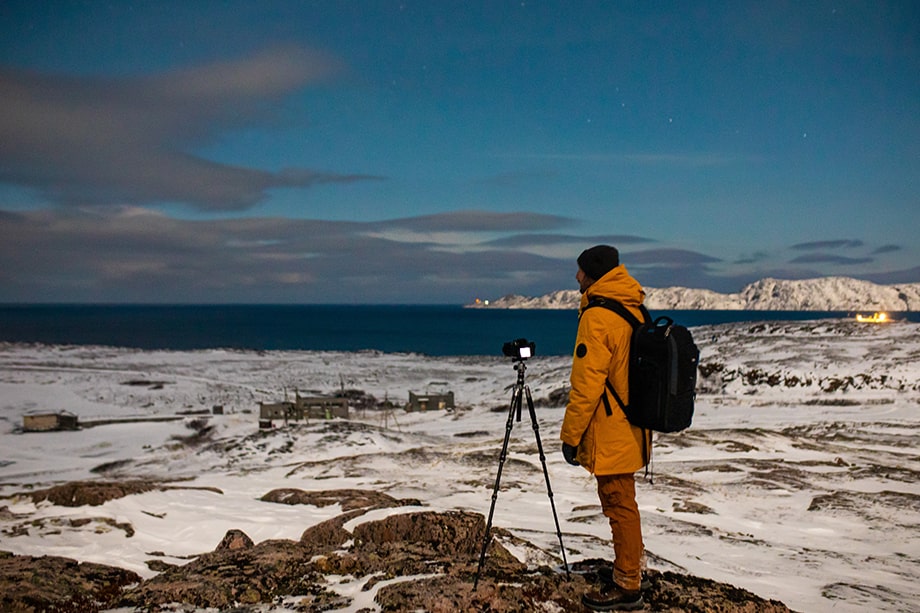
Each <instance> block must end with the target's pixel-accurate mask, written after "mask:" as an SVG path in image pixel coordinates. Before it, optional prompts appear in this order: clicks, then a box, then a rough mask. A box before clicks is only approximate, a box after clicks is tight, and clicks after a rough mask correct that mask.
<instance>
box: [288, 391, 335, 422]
mask: <svg viewBox="0 0 920 613" xmlns="http://www.w3.org/2000/svg"><path fill="white" fill-rule="evenodd" d="M294 411H295V412H296V413H297V414H298V419H334V418H336V417H339V418H341V419H348V399H347V398H329V397H327V396H301V395H300V394H295V396H294Z"/></svg>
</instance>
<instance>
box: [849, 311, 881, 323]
mask: <svg viewBox="0 0 920 613" xmlns="http://www.w3.org/2000/svg"><path fill="white" fill-rule="evenodd" d="M856 321H862V322H865V323H869V324H884V323H888V321H889V319H888V314H887V313H873V314H872V315H860V314H858V313H857V314H856Z"/></svg>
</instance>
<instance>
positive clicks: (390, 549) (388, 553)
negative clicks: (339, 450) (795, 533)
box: [0, 490, 788, 613]
mask: <svg viewBox="0 0 920 613" xmlns="http://www.w3.org/2000/svg"><path fill="white" fill-rule="evenodd" d="M343 492H344V493H343ZM349 492H350V493H349ZM307 494H308V493H302V495H303V497H304V499H310V498H311V496H309V495H307ZM355 494H356V493H355V492H354V491H351V490H348V491H345V490H343V491H340V492H339V494H335V493H326V497H327V498H335V497H336V496H337V495H343V496H345V497H346V499H349V498H350V499H355ZM358 498H360V496H358ZM374 498H375V497H374V496H370V495H368V496H366V497H365V499H366V500H373V499H374ZM285 499H286V500H290V496H285ZM379 508H391V509H393V511H392V514H391V515H389V516H387V517H384V518H381V519H376V520H372V521H364V522H361V521H360V519H361V516H362V515H363V514H365V513H366V512H367V511H369V510H372V509H379ZM348 527H351V529H349V528H348ZM484 535H485V520H484V518H483V516H482V515H479V514H478V513H469V512H465V511H448V512H435V511H430V510H411V509H410V508H408V507H407V508H397V505H395V504H393V499H390V501H387V500H385V499H380V500H377V501H376V502H372V503H370V504H369V505H367V506H364V507H361V508H354V509H352V510H350V511H347V512H346V513H343V514H342V515H340V516H337V517H334V518H332V519H330V520H328V521H326V522H323V523H321V524H318V525H316V526H312V527H311V528H309V529H307V530H306V531H304V534H303V536H302V537H301V539H300V540H299V541H290V540H271V541H265V542H262V543H258V544H254V543H253V542H252V540H251V539H250V538H249V537H248V536H247V535H245V534H244V533H242V532H241V531H239V530H231V531H229V532H228V533H227V535H226V536H225V537H224V539H223V540H222V541H221V543H220V545H219V546H218V547H217V549H215V550H214V551H212V552H209V553H204V554H201V555H200V556H197V557H196V558H195V559H194V560H192V561H191V562H189V563H188V564H185V565H184V566H171V565H163V566H162V567H160V568H162V572H161V573H160V574H159V575H157V576H156V577H153V578H152V579H149V580H147V581H140V577H138V576H137V575H135V574H134V573H131V572H129V571H125V570H122V569H117V568H112V567H106V566H102V565H98V564H87V563H83V564H78V563H77V562H75V561H73V560H67V559H64V558H51V557H42V558H33V557H30V556H14V555H11V554H4V556H3V557H0V577H2V583H0V594H3V596H2V598H3V599H2V600H0V604H2V605H3V606H2V609H3V610H4V611H14V612H17V613H18V612H20V611H21V612H31V611H44V610H54V611H63V612H74V613H76V612H88V613H93V612H96V611H100V610H104V609H107V608H113V607H134V608H136V609H138V610H146V611H156V610H161V609H165V608H168V607H169V606H170V605H172V604H175V603H184V604H185V605H186V606H189V605H190V606H194V607H201V608H213V609H217V610H229V609H233V608H236V607H241V606H245V605H255V604H259V603H263V604H268V603H274V604H275V605H278V604H279V603H283V604H284V606H285V607H286V608H287V609H289V610H297V611H322V610H329V609H335V608H341V607H345V606H355V605H360V604H361V603H363V602H366V603H367V604H368V609H369V610H370V609H372V608H373V607H374V606H375V605H376V606H377V607H380V608H381V609H382V610H384V611H409V610H424V611H430V612H432V613H437V612H441V611H445V612H446V611H450V612H451V613H453V612H456V611H484V610H488V611H496V612H498V611H507V612H512V611H522V612H523V611H536V610H554V611H582V610H583V607H582V605H581V602H580V599H581V594H582V593H583V592H584V591H585V590H586V589H588V587H589V585H590V583H591V582H592V581H595V580H597V575H598V570H599V569H600V567H601V566H603V565H605V564H608V563H607V562H604V561H602V560H590V561H582V562H579V563H576V564H573V565H572V572H571V573H570V574H569V575H568V576H567V574H566V573H565V572H564V571H563V570H562V569H561V568H560V567H559V566H555V567H550V566H537V567H532V566H531V567H528V566H527V565H525V564H524V563H522V562H520V561H519V560H518V559H517V558H516V557H515V556H513V555H511V554H510V553H509V551H508V550H507V549H506V548H505V546H504V545H503V543H510V542H513V543H514V546H515V548H516V549H517V548H521V547H528V546H530V545H529V544H528V543H525V542H523V541H520V540H517V539H514V537H512V536H511V535H510V534H509V533H507V532H505V531H503V530H501V529H496V530H494V531H493V537H492V539H490V545H489V549H488V551H487V555H486V557H485V560H484V564H483V566H482V568H481V573H479V575H478V576H479V581H478V583H477V585H476V589H473V585H474V580H475V579H476V578H477V573H478V571H480V567H479V554H480V550H481V547H482V542H483V537H484ZM530 547H532V546H530ZM37 578H43V579H42V580H40V581H39V580H37ZM649 578H650V580H651V587H650V588H649V589H648V590H647V592H646V600H647V601H648V603H649V604H650V606H651V608H652V610H655V611H688V612H700V613H703V612H715V611H719V612H727V611H759V612H768V613H773V612H776V613H778V612H783V611H788V609H787V608H786V607H785V606H784V605H782V603H779V602H775V601H766V600H763V599H761V598H758V597H757V596H755V595H753V594H751V593H750V592H746V591H744V590H741V589H738V588H735V587H732V586H729V585H725V584H720V583H716V582H714V581H709V580H705V579H699V578H695V577H688V576H685V575H680V574H676V573H657V572H650V573H649ZM131 584H135V585H131ZM359 600H360V602H358V601H359Z"/></svg>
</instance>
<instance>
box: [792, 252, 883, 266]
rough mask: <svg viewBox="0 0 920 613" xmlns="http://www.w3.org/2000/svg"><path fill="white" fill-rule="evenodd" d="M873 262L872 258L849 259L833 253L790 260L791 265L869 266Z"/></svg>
mask: <svg viewBox="0 0 920 613" xmlns="http://www.w3.org/2000/svg"><path fill="white" fill-rule="evenodd" d="M873 261H874V260H873V259H872V258H848V257H846V256H842V255H834V254H831V253H811V254H808V255H801V256H799V257H797V258H794V259H792V260H789V262H790V263H791V264H836V265H840V266H849V265H854V264H868V263H870V262H873Z"/></svg>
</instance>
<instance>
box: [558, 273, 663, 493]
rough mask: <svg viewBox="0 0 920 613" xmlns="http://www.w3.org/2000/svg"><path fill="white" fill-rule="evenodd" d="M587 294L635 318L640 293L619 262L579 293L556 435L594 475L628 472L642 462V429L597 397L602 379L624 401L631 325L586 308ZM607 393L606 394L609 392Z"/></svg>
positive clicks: (602, 310)
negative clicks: (613, 303) (566, 393)
mask: <svg viewBox="0 0 920 613" xmlns="http://www.w3.org/2000/svg"><path fill="white" fill-rule="evenodd" d="M592 297H604V298H610V299H613V300H617V301H619V302H620V303H622V304H623V306H625V307H626V308H627V309H629V310H630V311H631V312H632V313H633V314H634V315H635V316H636V317H637V318H638V319H639V320H640V321H641V320H642V315H641V313H640V311H639V305H640V304H642V301H643V300H644V299H645V291H644V290H643V289H642V286H641V285H639V282H638V281H636V280H635V279H633V278H632V276H630V274H629V273H628V272H627V271H626V268H625V267H624V266H622V265H620V266H617V267H615V268H613V269H612V270H610V272H608V273H607V274H606V275H604V276H603V277H601V278H600V279H598V280H597V281H595V282H594V283H593V284H591V286H590V287H588V289H587V291H585V293H584V294H583V295H582V297H581V307H580V311H579V321H578V336H577V337H576V340H575V351H574V355H573V358H572V376H571V379H570V383H571V386H572V387H571V391H570V392H569V402H568V405H567V406H566V409H565V417H564V418H563V420H562V431H561V433H560V438H561V439H562V441H563V442H565V443H568V444H569V445H573V446H577V447H578V454H577V455H576V460H578V462H579V464H581V465H582V466H583V467H584V468H585V469H586V470H587V471H588V472H590V473H592V474H597V475H618V474H626V473H633V472H635V471H637V470H639V469H640V468H642V467H643V466H644V465H645V458H644V457H643V455H644V453H643V448H645V449H648V448H649V445H650V444H651V443H650V441H648V440H646V445H645V447H643V444H642V443H643V442H642V437H643V436H650V435H651V433H649V432H646V433H645V434H643V431H642V429H641V428H637V427H635V426H633V425H631V424H630V423H629V422H628V421H626V415H625V414H624V413H623V411H622V410H621V409H620V407H619V405H617V403H616V401H615V400H614V399H613V398H612V397H611V398H609V401H610V408H611V410H612V412H613V414H612V415H607V412H606V409H605V405H604V403H603V402H602V400H601V396H602V395H603V394H604V384H605V381H606V380H607V379H609V380H610V383H611V384H612V385H613V387H614V389H616V391H617V394H619V396H620V398H621V399H622V400H623V402H625V403H627V404H628V403H629V389H628V377H629V339H630V337H631V335H632V327H631V326H630V325H629V322H627V321H626V320H625V319H623V318H622V317H620V316H619V315H617V314H616V313H614V312H613V311H611V310H609V309H606V308H602V307H595V308H590V309H585V307H586V306H587V304H588V301H589V300H590V299H591V298H592ZM608 393H609V392H608Z"/></svg>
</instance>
